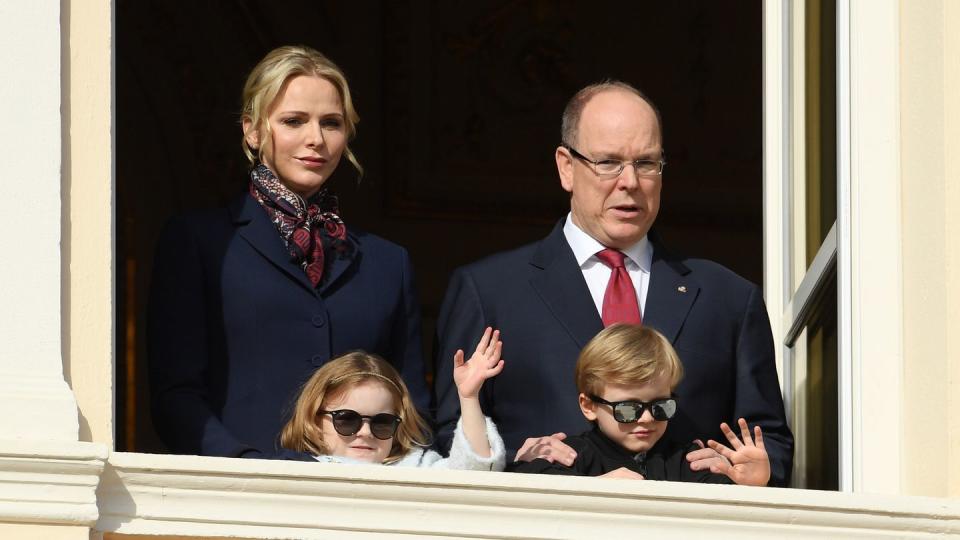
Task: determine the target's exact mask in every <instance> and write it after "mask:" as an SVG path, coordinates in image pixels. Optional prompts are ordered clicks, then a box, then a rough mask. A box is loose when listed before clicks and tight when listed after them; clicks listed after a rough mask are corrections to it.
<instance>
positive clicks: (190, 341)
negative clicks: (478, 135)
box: [148, 195, 429, 457]
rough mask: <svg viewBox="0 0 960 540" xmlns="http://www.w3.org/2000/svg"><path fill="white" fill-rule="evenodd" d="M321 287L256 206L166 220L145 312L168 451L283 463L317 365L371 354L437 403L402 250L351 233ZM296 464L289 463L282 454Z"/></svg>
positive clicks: (245, 202) (157, 409) (157, 413)
mask: <svg viewBox="0 0 960 540" xmlns="http://www.w3.org/2000/svg"><path fill="white" fill-rule="evenodd" d="M349 239H350V241H351V242H353V243H354V245H355V246H356V249H355V251H354V255H353V256H352V257H350V258H341V259H335V260H334V261H333V262H332V265H331V266H328V269H327V270H326V271H327V272H329V274H328V276H326V278H325V280H324V281H323V284H322V285H321V286H320V287H319V288H317V289H315V288H314V287H313V286H312V284H311V283H310V281H309V280H308V279H307V276H306V274H305V272H304V271H303V270H302V269H301V267H300V266H299V265H298V264H296V263H294V262H291V260H290V256H289V254H288V253H287V251H286V249H285V247H284V244H283V240H282V239H281V237H280V233H279V232H278V231H277V229H276V227H275V226H274V225H273V224H272V223H271V222H270V220H269V219H268V218H267V215H266V213H265V212H264V210H263V208H262V207H261V206H260V205H259V204H258V203H257V202H256V201H254V200H253V199H252V198H251V197H250V196H249V195H244V196H243V197H241V198H238V199H237V200H236V201H234V203H233V204H231V205H230V207H229V208H225V209H220V210H215V211H207V212H202V213H196V214H192V215H188V216H183V217H178V218H174V219H173V220H171V222H170V223H169V224H168V225H167V227H166V229H165V230H164V232H163V234H162V236H161V239H160V241H159V244H158V247H157V254H156V259H155V265H154V271H153V278H152V280H153V281H152V288H151V292H150V301H149V315H148V352H149V364H150V388H151V393H152V402H153V417H154V423H155V425H156V428H157V432H158V433H159V435H160V437H161V439H162V440H163V441H164V443H166V445H167V446H168V447H169V448H170V450H171V451H172V452H175V453H182V454H200V455H212V456H244V457H277V456H278V455H287V454H288V453H286V452H284V451H282V450H280V449H279V444H278V435H279V433H280V430H281V428H282V427H283V425H284V423H285V422H286V419H287V418H288V416H289V412H290V411H291V410H292V404H293V402H294V401H295V400H296V397H297V395H298V391H299V389H300V387H301V385H302V384H303V383H304V382H305V381H306V379H307V378H309V376H310V375H311V374H312V373H313V371H314V370H316V369H317V367H319V366H321V365H323V364H324V363H325V362H327V361H328V360H329V359H330V358H333V357H336V356H337V355H340V354H342V353H345V352H347V351H351V350H355V349H363V350H365V351H368V352H372V353H376V354H378V355H380V356H382V357H383V358H385V359H386V360H387V361H389V362H391V363H392V364H393V365H394V366H395V367H396V368H397V370H398V371H399V372H400V373H401V375H402V376H403V378H404V380H405V381H406V383H407V385H408V387H409V388H410V392H411V394H412V395H413V398H414V401H415V403H416V404H417V406H418V407H419V408H420V409H421V410H423V411H425V410H426V408H427V406H428V402H429V393H428V390H427V387H426V382H425V378H424V373H423V358H422V348H421V341H420V340H421V335H420V313H419V307H418V304H417V298H416V294H415V292H414V283H413V274H412V268H411V265H410V260H409V257H408V255H407V252H406V250H404V249H403V248H401V247H400V246H397V245H395V244H393V243H390V242H387V241H386V240H383V239H381V238H378V237H376V236H374V235H371V234H364V233H360V232H356V231H351V232H350V233H349ZM287 457H289V455H287Z"/></svg>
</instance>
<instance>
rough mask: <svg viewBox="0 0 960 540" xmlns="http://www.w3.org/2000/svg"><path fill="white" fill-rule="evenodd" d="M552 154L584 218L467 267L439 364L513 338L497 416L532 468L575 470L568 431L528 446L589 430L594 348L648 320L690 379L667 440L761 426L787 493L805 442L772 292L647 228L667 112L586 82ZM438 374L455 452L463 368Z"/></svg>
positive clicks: (619, 86)
mask: <svg viewBox="0 0 960 540" xmlns="http://www.w3.org/2000/svg"><path fill="white" fill-rule="evenodd" d="M554 157H555V160H556V163H557V171H558V173H559V176H560V185H561V186H562V187H563V189H564V190H566V191H567V192H568V193H570V213H569V214H568V215H567V216H566V217H565V218H564V219H562V220H561V221H560V222H559V223H558V224H557V226H556V227H555V228H554V230H553V232H551V233H550V235H549V236H547V237H546V238H544V239H543V240H541V241H539V242H536V243H534V244H530V245H527V246H524V247H521V248H519V249H517V250H513V251H509V252H505V253H500V254H497V255H494V256H492V257H488V258H486V259H484V260H481V261H478V262H476V263H473V264H471V265H468V266H465V267H463V268H460V269H458V270H457V271H456V272H455V273H454V275H453V277H452V278H451V282H450V285H449V288H448V290H447V295H446V298H445V300H444V303H443V307H442V308H441V313H440V318H439V321H438V327H437V332H438V337H439V345H440V346H439V349H438V351H437V352H438V358H447V357H449V356H450V355H452V354H453V353H454V352H455V351H456V350H457V349H466V347H467V346H468V345H469V344H470V343H476V341H477V340H478V338H479V336H480V335H481V334H482V333H483V330H484V328H486V327H487V326H493V327H495V328H499V329H500V330H501V335H502V336H503V342H504V353H503V355H504V358H505V359H506V360H507V364H508V365H507V367H506V369H504V371H503V373H501V374H500V375H499V376H497V377H496V378H495V379H493V380H492V381H490V382H489V383H488V384H487V385H485V386H484V388H483V391H482V392H481V403H482V405H483V408H484V412H485V413H486V414H488V415H489V416H490V417H491V418H492V419H493V420H494V421H495V422H496V424H497V426H498V428H499V429H500V433H501V435H502V436H503V439H504V442H505V443H506V446H507V449H508V454H509V452H518V457H520V458H521V459H523V458H525V457H527V456H528V455H529V450H531V448H536V450H537V453H538V454H541V455H542V454H543V453H544V448H543V447H544V446H547V447H549V448H548V449H547V450H546V451H548V452H553V454H554V456H555V459H556V460H558V461H561V462H564V463H567V462H571V458H572V457H573V456H572V455H571V454H572V450H570V449H569V447H566V446H565V445H563V444H562V443H560V442H559V440H561V439H562V438H563V435H556V436H553V437H541V438H537V439H527V437H529V436H530V435H541V434H547V433H554V434H559V433H571V434H572V433H580V432H581V431H583V430H584V429H585V427H586V424H585V420H584V418H583V415H582V414H581V412H580V410H579V407H578V406H577V403H576V401H575V400H571V399H570V396H571V395H576V387H575V386H574V381H573V372H574V365H575V363H576V359H577V356H578V354H579V352H580V350H581V349H582V348H583V346H584V345H586V344H587V342H588V341H590V339H591V338H593V336H595V335H596V334H597V333H598V332H600V330H602V329H603V328H604V327H605V326H609V325H611V324H614V323H617V322H627V323H634V324H643V325H648V326H650V327H652V328H655V329H657V330H659V331H660V332H661V333H663V334H664V335H665V336H666V337H667V338H668V339H669V340H670V341H671V342H672V343H673V345H674V347H675V348H676V349H677V352H678V353H679V355H680V358H681V360H682V361H683V367H684V370H685V372H686V378H685V379H684V381H683V382H682V383H681V384H680V386H679V387H678V388H677V396H678V399H679V401H680V402H681V403H683V404H684V405H683V407H682V408H681V409H680V410H679V411H678V413H677V415H676V417H675V418H674V419H673V421H672V422H671V423H670V429H669V430H668V432H667V433H666V435H665V437H664V439H665V440H673V441H678V442H683V441H686V442H689V441H691V440H694V439H699V440H705V439H708V438H713V439H719V437H720V436H721V433H720V431H719V425H720V424H721V423H722V422H726V423H728V424H730V425H734V424H736V421H737V419H738V418H741V417H743V418H746V419H747V420H749V421H750V423H751V424H752V425H759V426H760V427H761V428H762V429H763V433H764V437H765V441H766V444H767V452H768V454H769V457H770V462H771V484H772V485H786V484H787V483H788V482H789V477H790V470H791V467H792V460H793V436H792V434H791V433H790V429H789V427H787V424H786V420H785V415H784V410H783V401H782V398H781V395H780V386H779V383H778V379H777V372H776V366H775V360H774V348H773V339H772V335H771V332H770V323H769V320H768V318H767V313H766V309H765V307H764V304H763V298H762V294H761V291H760V289H759V288H758V287H757V286H756V285H754V284H752V283H750V282H748V281H746V280H744V279H743V278H741V277H739V276H737V275H736V274H734V273H733V272H731V271H729V270H727V269H726V268H724V267H722V266H720V265H718V264H716V263H713V262H710V261H705V260H702V259H687V258H680V257H675V256H673V255H671V254H670V253H669V252H668V251H667V250H666V248H665V247H664V246H663V245H662V244H661V243H660V242H659V241H658V239H657V238H656V236H655V235H654V234H652V233H651V234H648V233H650V229H651V226H652V225H653V223H654V220H655V219H656V217H657V213H658V211H659V209H660V190H661V187H662V183H663V170H664V165H665V163H666V160H665V158H664V152H663V146H662V138H661V123H660V117H659V113H658V112H657V110H656V109H655V107H654V106H653V105H652V103H651V102H650V101H649V100H648V99H647V98H646V97H645V96H644V95H643V94H641V93H640V92H639V91H638V90H636V89H635V88H633V87H632V86H630V85H628V84H626V83H623V82H618V81H613V82H604V83H599V84H594V85H591V86H588V87H586V88H584V89H582V90H581V91H579V92H578V93H577V94H576V95H575V96H574V97H573V98H572V99H571V100H570V102H569V103H568V104H567V106H566V108H565V110H564V113H563V119H562V126H561V144H560V146H559V147H558V148H557V149H556V151H555V156H554ZM438 365H439V366H440V369H439V372H438V374H437V378H436V380H437V388H436V405H437V420H438V424H439V426H438V428H439V429H438V444H439V445H440V446H441V448H443V446H444V445H448V444H449V443H448V441H447V439H448V437H449V434H450V433H451V432H452V429H453V426H454V424H455V422H456V419H457V417H458V411H457V409H456V407H457V403H458V400H457V394H456V388H455V387H454V386H453V385H451V384H449V381H450V380H451V379H452V377H451V376H450V373H448V372H447V370H448V369H449V366H447V365H446V362H439V363H438ZM719 440H722V439H719ZM444 449H445V448H444ZM688 459H690V460H691V467H692V468H693V470H703V469H706V468H709V466H710V464H711V463H713V462H714V460H717V459H722V458H720V457H719V456H718V455H717V454H716V453H715V452H713V451H712V450H710V449H708V448H705V449H703V450H699V451H697V452H693V453H691V455H690V456H688ZM567 464H569V463H567Z"/></svg>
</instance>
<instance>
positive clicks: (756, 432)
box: [753, 426, 767, 452]
mask: <svg viewBox="0 0 960 540" xmlns="http://www.w3.org/2000/svg"><path fill="white" fill-rule="evenodd" d="M753 439H754V441H755V444H756V445H757V448H759V449H761V450H763V451H764V452H766V450H767V449H766V447H764V446H763V430H762V429H760V426H753Z"/></svg>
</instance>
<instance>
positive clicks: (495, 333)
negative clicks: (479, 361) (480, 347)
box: [483, 330, 500, 356]
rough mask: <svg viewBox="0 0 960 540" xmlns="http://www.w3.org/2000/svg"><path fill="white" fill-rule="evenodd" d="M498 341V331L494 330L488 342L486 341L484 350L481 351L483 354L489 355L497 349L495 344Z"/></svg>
mask: <svg viewBox="0 0 960 540" xmlns="http://www.w3.org/2000/svg"><path fill="white" fill-rule="evenodd" d="M498 343H500V331H499V330H494V331H493V335H492V336H491V337H490V342H489V343H487V348H486V350H484V351H483V354H484V355H485V356H490V355H492V354H493V353H494V352H496V350H497V344H498Z"/></svg>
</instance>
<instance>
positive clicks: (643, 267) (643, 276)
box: [563, 214, 653, 317]
mask: <svg viewBox="0 0 960 540" xmlns="http://www.w3.org/2000/svg"><path fill="white" fill-rule="evenodd" d="M563 236H564V237H566V239H567V243H568V244H570V248H571V249H573V256H574V257H575V258H576V259H577V264H579V265H580V271H581V272H582V273H583V279H584V280H586V282H587V288H588V289H590V296H591V297H592V298H593V303H594V305H596V306H597V313H599V314H602V313H603V294H604V293H605V292H606V290H607V282H609V281H610V273H611V272H612V271H613V270H611V269H610V267H608V266H607V265H605V264H603V263H602V262H601V261H600V259H598V258H597V253H598V252H600V251H602V250H604V249H606V248H607V247H606V246H604V245H603V244H601V243H600V242H597V240H596V239H594V238H593V237H592V236H590V235H589V234H587V233H585V232H583V230H582V229H580V227H577V225H576V224H575V223H574V222H573V216H572V215H571V214H567V222H566V223H564V224H563ZM620 251H622V252H623V254H624V255H626V257H624V259H623V264H624V266H625V267H626V269H627V273H628V274H630V281H632V282H633V288H634V289H635V290H636V291H637V305H638V306H640V315H641V317H642V316H643V314H644V312H646V309H645V307H646V303H647V289H648V287H649V285H650V265H651V264H652V263H653V246H652V245H651V244H650V241H649V240H647V236H646V235H644V236H643V238H641V239H640V241H639V242H637V243H636V244H633V245H632V246H630V247H628V248H627V249H623V250H620Z"/></svg>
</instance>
